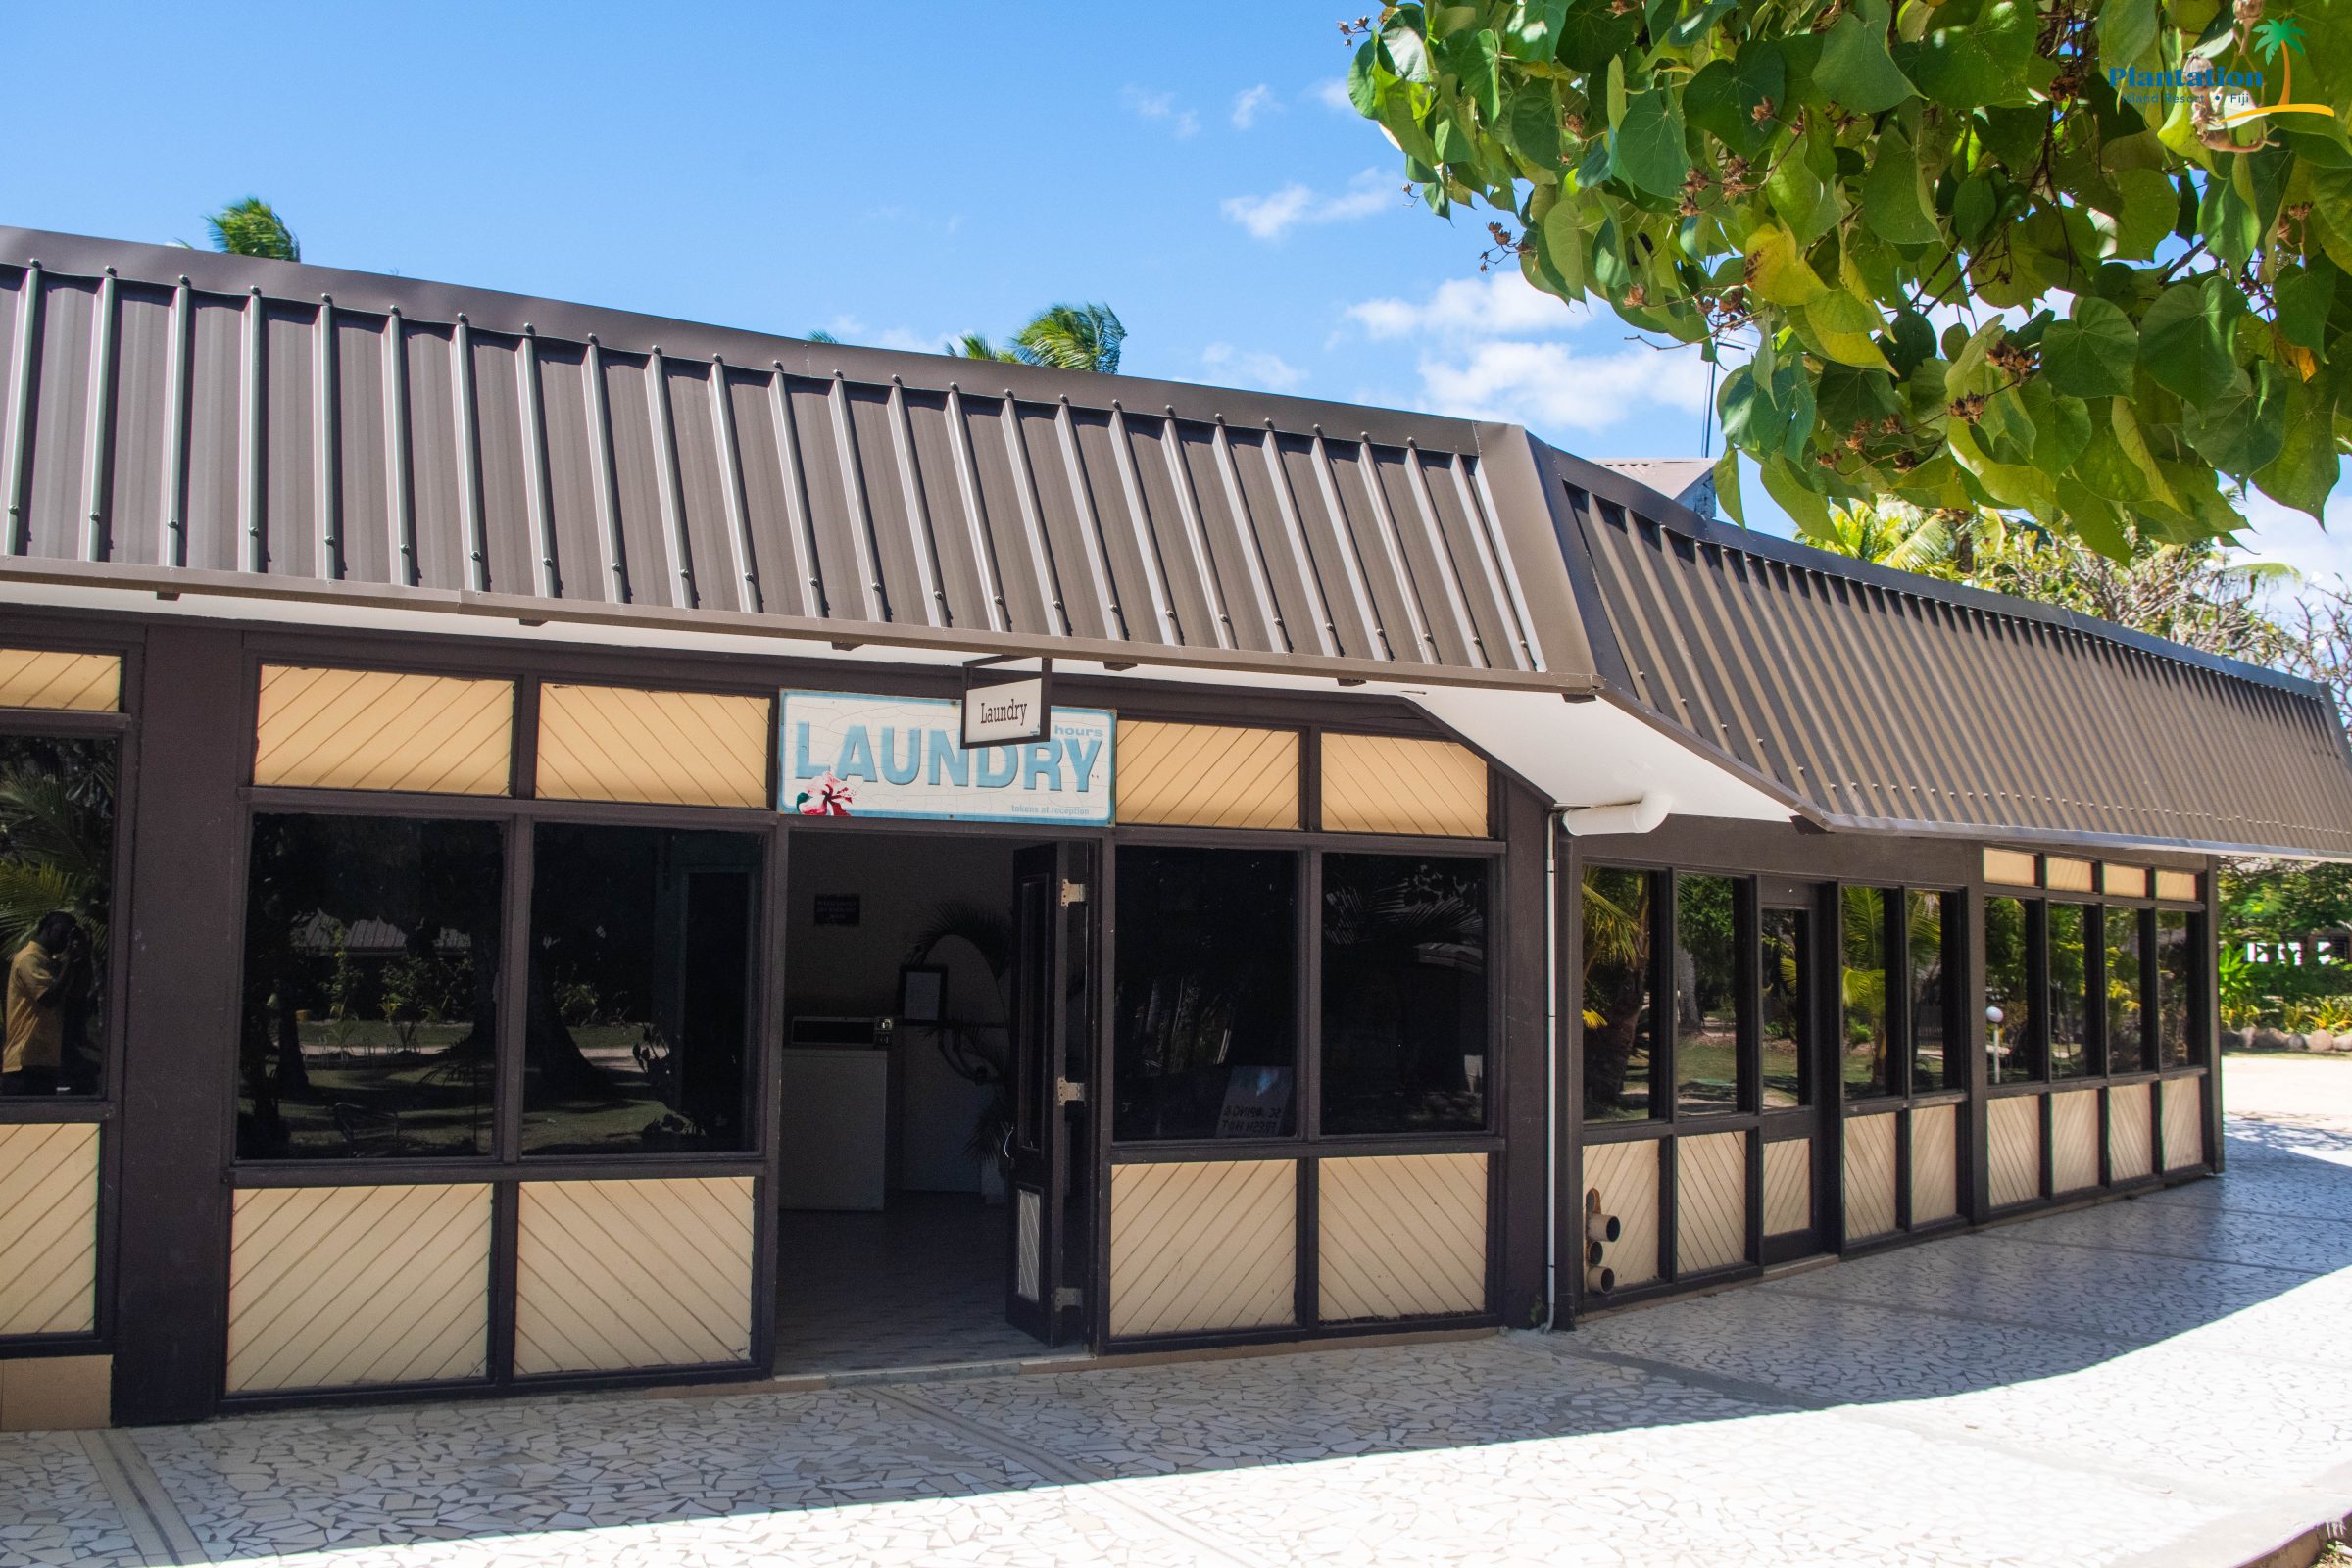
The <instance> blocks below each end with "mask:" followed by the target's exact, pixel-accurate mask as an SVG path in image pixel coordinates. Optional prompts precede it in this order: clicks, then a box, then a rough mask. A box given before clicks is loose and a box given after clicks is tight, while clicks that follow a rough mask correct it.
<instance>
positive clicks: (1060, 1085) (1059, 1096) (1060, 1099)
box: [1054, 1078, 1086, 1105]
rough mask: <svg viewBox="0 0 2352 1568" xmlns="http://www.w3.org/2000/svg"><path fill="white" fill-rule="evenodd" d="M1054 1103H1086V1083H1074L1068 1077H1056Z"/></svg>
mask: <svg viewBox="0 0 2352 1568" xmlns="http://www.w3.org/2000/svg"><path fill="white" fill-rule="evenodd" d="M1085 1103H1086V1085H1084V1084H1074V1083H1072V1082H1070V1081H1069V1080H1068V1079H1067V1078H1057V1079H1055V1080H1054V1104H1056V1105H1083V1104H1085Z"/></svg>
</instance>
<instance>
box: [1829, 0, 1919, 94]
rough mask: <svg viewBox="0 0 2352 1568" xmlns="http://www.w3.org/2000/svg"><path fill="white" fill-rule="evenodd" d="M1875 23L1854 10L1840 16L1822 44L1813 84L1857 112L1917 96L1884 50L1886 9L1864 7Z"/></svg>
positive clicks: (1913, 88) (1885, 41)
mask: <svg viewBox="0 0 2352 1568" xmlns="http://www.w3.org/2000/svg"><path fill="white" fill-rule="evenodd" d="M1866 9H1867V10H1869V11H1870V12H1871V14H1872V15H1873V17H1874V19H1875V23H1865V22H1864V21H1863V20H1862V18H1861V17H1858V16H1856V15H1855V14H1854V13H1853V12H1850V11H1849V12H1847V13H1846V14H1845V15H1844V16H1842V17H1839V18H1838V21H1837V24H1836V25H1834V26H1832V27H1831V28H1830V31H1829V36H1828V38H1827V39H1826V40H1825V41H1824V42H1823V44H1822V46H1821V63H1820V64H1819V65H1817V66H1815V67H1814V68H1813V84H1814V85H1815V86H1817V87H1819V88H1820V89H1821V90H1822V91H1824V92H1826V93H1828V94H1829V95H1830V96H1831V97H1833V98H1835V99H1837V100H1838V102H1839V103H1841V104H1843V105H1844V106H1845V107H1846V108H1847V109H1849V110H1851V111H1852V112H1853V113H1855V114H1857V115H1875V114H1878V113H1880V112H1881V111H1882V110H1887V109H1892V108H1893V107H1894V106H1895V105H1896V104H1899V103H1901V102H1902V101H1903V100H1904V99H1906V98H1910V97H1914V96H1916V95H1917V93H1918V91H1919V89H1918V88H1916V87H1914V86H1913V85H1912V84H1911V78H1910V77H1908V76H1906V75H1904V74H1903V73H1902V72H1901V71H1900V70H1898V69H1897V68H1896V66H1895V63H1894V57H1893V56H1892V55H1890V54H1888V53H1887V23H1886V8H1885V7H1884V6H1883V5H1882V6H1878V7H1866Z"/></svg>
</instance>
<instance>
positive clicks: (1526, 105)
mask: <svg viewBox="0 0 2352 1568" xmlns="http://www.w3.org/2000/svg"><path fill="white" fill-rule="evenodd" d="M1502 128H1503V136H1504V139H1505V140H1507V141H1508V142H1509V143H1510V147H1511V151H1512V152H1513V153H1515V154H1517V155H1518V157H1519V161H1520V162H1521V163H1522V164H1524V165H1526V166H1527V168H1528V171H1529V172H1530V177H1537V176H1536V174H1535V172H1536V171H1542V175H1541V178H1542V180H1543V182H1544V183H1545V184H1550V183H1554V182H1556V181H1557V180H1558V178H1559V172H1558V168H1559V162H1560V100H1559V97H1558V95H1557V94H1555V93H1554V92H1553V91H1552V88H1551V83H1550V82H1548V81H1526V82H1521V83H1520V84H1519V86H1518V87H1517V88H1515V89H1514V90H1513V91H1512V93H1511V97H1510V102H1509V104H1508V105H1507V106H1506V107H1505V114H1504V118H1503V122H1502Z"/></svg>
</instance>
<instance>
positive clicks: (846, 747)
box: [776, 691, 1118, 827]
mask: <svg viewBox="0 0 2352 1568" xmlns="http://www.w3.org/2000/svg"><path fill="white" fill-rule="evenodd" d="M782 695H783V701H782V702H781V703H780V704H778V705H777V712H778V717H777V724H778V726H779V727H780V729H781V732H782V733H781V734H780V736H779V741H780V745H779V747H778V755H779V756H780V757H781V758H782V759H783V765H782V766H781V767H780V768H779V769H778V770H777V782H776V794H777V800H776V809H778V810H783V811H795V812H798V813H799V814H801V815H803V816H862V817H873V818H877V819H883V820H891V819H897V820H908V819H918V820H927V821H950V822H1034V823H1038V824H1041V825H1061V826H1067V827H1107V826H1109V825H1110V819H1111V799H1112V769H1113V766H1114V757H1113V751H1114V747H1115V745H1116V741H1117V737H1118V718H1117V715H1116V714H1114V713H1112V712H1111V711H1109V710H1108V709H1103V708H1059V707H1057V708H1055V709H1054V717H1053V722H1052V724H1051V726H1050V727H1049V728H1048V730H1047V734H1046V738H1045V739H1044V740H1038V741H1025V742H1022V743H1020V744H1017V745H1009V746H975V747H970V748H966V747H965V746H964V745H963V738H962V732H963V710H962V706H961V705H960V704H958V703H955V702H946V701H939V700H935V699H932V698H928V697H875V696H871V695H868V694H864V693H857V692H795V691H788V692H785V693H783V694H782Z"/></svg>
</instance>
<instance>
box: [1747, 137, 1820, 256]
mask: <svg viewBox="0 0 2352 1568" xmlns="http://www.w3.org/2000/svg"><path fill="white" fill-rule="evenodd" d="M1810 144H1811V133H1810V132H1807V133H1806V135H1805V136H1804V137H1802V138H1800V139H1799V140H1798V141H1797V143H1796V145H1795V146H1794V147H1793V148H1791V149H1790V150H1789V154H1788V156H1787V157H1785V158H1783V159H1781V160H1780V162H1779V163H1778V164H1777V165H1775V166H1774V168H1773V171H1772V173H1771V174H1770V175H1769V176H1768V177H1767V178H1766V179H1765V181H1764V195H1765V199H1766V200H1768V201H1770V202H1771V203H1772V210H1773V211H1774V212H1776V213H1778V214H1780V216H1781V220H1782V221H1784V222H1786V223H1787V224H1788V225H1789V231H1790V232H1791V233H1792V234H1794V235H1795V236H1796V243H1797V244H1798V245H1810V244H1812V243H1813V242H1814V241H1815V240H1817V239H1819V238H1821V236H1822V235H1824V234H1827V233H1828V232H1829V231H1830V229H1831V227H1832V225H1834V224H1835V223H1836V222H1837V221H1838V202H1837V198H1835V197H1833V196H1832V195H1831V194H1830V189H1829V187H1828V186H1827V185H1825V184H1823V183H1822V181H1821V176H1820V175H1819V174H1816V173H1815V172H1813V166H1812V160H1811V159H1810V158H1808V157H1807V156H1806V153H1807V151H1808V149H1809V147H1810Z"/></svg>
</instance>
